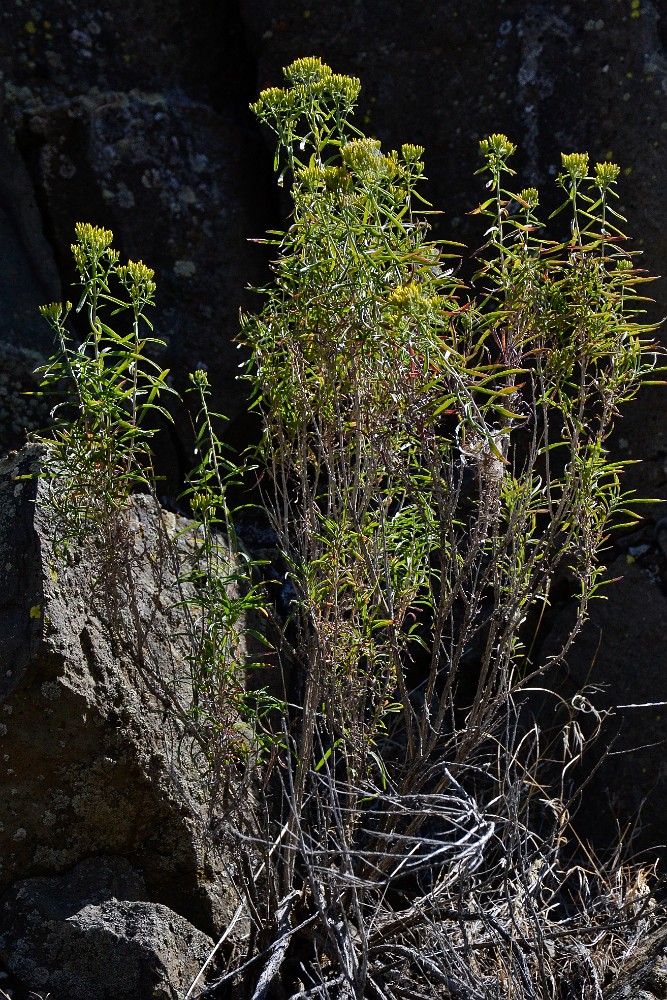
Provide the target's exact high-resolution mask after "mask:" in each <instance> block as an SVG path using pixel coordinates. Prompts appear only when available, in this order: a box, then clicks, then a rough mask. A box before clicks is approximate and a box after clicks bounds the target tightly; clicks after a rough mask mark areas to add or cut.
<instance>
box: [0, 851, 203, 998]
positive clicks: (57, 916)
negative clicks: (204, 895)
mask: <svg viewBox="0 0 667 1000" xmlns="http://www.w3.org/2000/svg"><path fill="white" fill-rule="evenodd" d="M145 895H146V887H145V885H144V882H143V879H142V877H141V876H140V875H139V873H138V872H136V871H135V870H134V869H133V868H131V866H130V865H129V864H128V863H127V862H126V861H124V860H123V859H121V858H105V857H100V858H93V859H88V860H87V861H82V862H81V863H80V864H78V865H76V866H75V867H74V868H73V869H72V870H71V871H70V872H68V873H67V874H65V875H61V876H42V877H38V878H32V879H23V880H21V881H19V882H17V883H15V884H14V885H13V886H12V888H11V890H10V891H9V892H7V893H6V894H5V896H4V897H3V899H2V901H1V902H0V956H1V957H2V959H3V961H4V963H5V965H6V967H7V969H8V970H9V972H10V974H11V975H12V976H13V977H15V979H16V981H18V982H20V983H21V985H22V986H23V987H24V988H27V989H30V990H32V991H34V992H35V993H37V994H39V995H42V996H46V995H48V996H49V997H50V998H51V1000H137V998H138V997H155V998H158V1000H179V998H182V997H183V995H184V994H185V993H186V992H187V990H188V989H189V987H190V985H191V984H192V982H193V980H194V979H195V978H196V976H197V975H198V973H199V971H200V969H201V968H202V966H203V965H204V963H205V961H206V959H207V958H208V956H209V955H210V953H211V951H212V950H213V947H214V943H213V941H212V940H211V939H210V938H209V937H207V936H206V935H205V934H203V933H202V932H201V931H199V930H197V929H196V928H195V927H193V926H192V924H190V923H189V922H188V921H187V920H185V919H184V918H183V917H181V916H179V915H178V914H177V913H174V911H173V910H170V909H169V908H168V907H166V906H163V905H161V904H160V903H151V902H146V900H145Z"/></svg>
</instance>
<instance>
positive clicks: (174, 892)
mask: <svg viewBox="0 0 667 1000" xmlns="http://www.w3.org/2000/svg"><path fill="white" fill-rule="evenodd" d="M37 460H38V452H37V450H36V449H28V450H26V451H23V452H21V453H20V454H19V455H18V456H14V457H11V458H9V459H8V460H6V461H5V462H4V463H2V464H1V465H0V578H1V579H0V595H1V597H0V895H1V894H2V893H3V892H4V891H6V890H8V889H11V891H13V892H17V891H18V890H17V883H18V881H23V880H25V879H30V878H31V877H33V876H41V875H51V876H52V875H54V874H58V873H63V872H69V871H71V869H72V868H73V867H74V866H75V865H77V864H78V863H79V862H81V861H83V860H85V859H88V858H92V857H97V856H100V855H113V856H116V857H119V858H124V859H125V860H126V862H127V863H129V864H131V865H132V867H133V869H136V870H137V871H138V872H139V873H140V875H141V877H142V879H143V882H144V883H145V893H144V894H143V895H138V896H134V897H130V898H135V899H137V900H141V901H144V902H147V903H151V904H161V905H162V906H164V907H169V909H170V910H173V911H175V913H177V914H180V915H181V916H183V917H184V918H186V919H187V920H189V921H190V922H191V923H193V924H194V925H195V926H196V927H198V928H200V929H202V930H204V931H206V932H209V933H213V932H214V931H217V930H218V929H219V928H220V927H222V926H225V924H226V922H227V920H228V917H229V914H230V912H231V911H232V910H233V908H234V907H235V905H236V900H235V899H231V898H229V894H230V893H231V890H230V889H229V888H227V886H228V882H227V880H226V879H225V877H224V874H223V872H224V866H223V860H224V859H223V857H222V856H221V854H220V853H219V851H218V850H217V849H216V848H215V846H213V845H212V844H211V842H210V838H208V837H207V832H208V818H209V817H208V809H209V806H210V802H209V796H207V789H206V785H205V782H204V779H203V776H202V774H201V773H200V772H199V771H198V770H197V768H196V767H195V765H194V763H193V759H194V758H193V754H192V746H191V744H190V742H189V741H188V740H187V739H184V730H183V725H182V724H181V722H179V717H180V718H181V719H182V718H184V714H185V712H186V710H187V707H188V704H189V696H190V695H189V685H188V674H187V671H188V664H187V659H186V654H187V652H188V645H187V640H186V639H185V636H184V633H185V620H184V615H183V612H182V611H181V610H179V609H178V608H176V607H175V606H174V605H175V603H176V601H177V600H178V591H177V590H176V589H175V587H174V583H175V562H174V558H173V553H174V549H173V546H172V545H171V544H170V542H169V537H172V538H173V537H174V536H175V535H176V534H177V533H178V531H180V530H182V529H183V528H184V527H185V526H186V523H185V522H184V520H183V519H182V518H176V517H175V516H174V515H173V514H165V513H163V512H161V511H160V509H159V508H158V507H157V506H156V504H155V503H154V502H153V501H152V500H150V499H149V498H147V497H136V498H135V499H134V500H133V501H132V504H131V507H130V511H129V515H128V518H127V522H126V525H125V529H124V530H122V531H119V532H118V534H117V535H116V537H115V538H114V540H113V542H114V546H113V551H112V552H111V553H110V552H108V551H106V552H105V551H101V550H99V549H94V548H91V547H90V546H89V547H87V548H79V549H77V548H76V547H71V548H70V549H69V550H68V553H67V555H66V556H60V555H58V554H57V553H56V552H55V551H54V548H53V538H54V534H55V526H54V524H53V518H52V515H51V514H50V513H49V511H48V509H47V508H45V506H44V504H43V503H40V502H39V501H40V500H43V499H44V492H45V486H44V483H43V482H42V481H41V480H39V481H38V480H36V479H34V478H22V477H25V476H30V475H31V474H33V473H34V472H35V471H36V468H37ZM36 491H37V499H38V503H37V504H36V503H35V502H34V501H35V494H36ZM180 544H181V547H183V546H185V545H186V544H187V543H186V540H185V537H184V538H182V539H181V543H180ZM12 887H13V888H12ZM138 912H140V913H142V914H144V913H145V914H148V915H150V913H156V914H158V916H159V912H161V911H159V912H158V911H156V910H154V909H153V910H150V909H149V910H145V911H144V910H141V911H138ZM112 918H113V919H112ZM98 919H99V921H100V926H102V925H103V924H104V923H105V921H106V922H107V923H108V928H111V927H112V924H113V920H116V919H118V920H120V919H121V918H120V916H119V915H118V914H117V913H116V915H115V916H114V913H113V912H112V911H110V910H104V911H100V913H99V914H97V916H95V920H98ZM129 919H130V917H129V916H128V920H129ZM132 919H134V917H132ZM142 919H143V918H142ZM146 919H148V916H146ZM151 919H152V917H151ZM156 919H157V917H156ZM160 919H162V918H161V917H160ZM91 920H92V916H91ZM179 926H180V925H179ZM68 927H69V928H70V929H69V930H68V931H67V934H70V931H71V933H74V930H72V927H73V925H71V926H70V925H68ZM77 927H79V930H77V931H76V933H79V931H80V930H81V928H80V926H79V925H78V924H77ZM108 928H107V930H108V932H109V933H111V931H110V930H109V929H108ZM181 929H182V928H181ZM107 930H105V931H104V934H107ZM63 933H64V931H63ZM100 933H102V932H100ZM179 933H181V931H180V930H179Z"/></svg>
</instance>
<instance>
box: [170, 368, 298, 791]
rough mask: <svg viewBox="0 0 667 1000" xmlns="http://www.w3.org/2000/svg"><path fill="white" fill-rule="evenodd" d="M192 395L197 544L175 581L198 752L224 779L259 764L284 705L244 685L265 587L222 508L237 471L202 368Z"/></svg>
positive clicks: (259, 641) (272, 743)
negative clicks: (248, 761)
mask: <svg viewBox="0 0 667 1000" xmlns="http://www.w3.org/2000/svg"><path fill="white" fill-rule="evenodd" d="M190 381H191V383H192V385H191V391H192V392H193V393H195V394H196V395H197V397H198V412H197V416H196V419H195V430H196V445H195V451H196V454H197V456H198V459H199V461H198V463H197V465H196V466H195V468H194V469H193V470H192V472H191V473H190V475H189V477H188V486H187V489H186V491H185V493H184V494H183V495H184V497H187V498H188V499H189V501H190V508H191V511H192V516H193V519H194V521H195V527H194V529H191V528H188V529H187V531H188V534H192V537H193V543H194V546H195V552H194V558H193V560H192V569H191V570H190V571H189V572H187V571H186V572H184V573H183V574H182V576H181V581H180V583H181V586H182V587H183V589H184V592H185V593H186V594H187V595H188V596H187V597H186V598H185V599H184V601H183V605H184V606H185V607H186V608H187V609H188V612H189V614H190V616H191V617H190V623H191V629H192V636H193V638H194V642H193V651H192V654H191V657H190V663H191V670H192V681H193V707H192V716H193V719H194V720H195V723H196V725H197V727H198V730H199V731H200V732H201V733H203V736H204V739H203V744H201V745H202V746H203V750H204V753H205V756H206V760H207V762H208V765H209V767H210V771H211V774H212V775H213V776H215V778H216V779H217V780H224V779H225V777H226V776H228V775H229V773H230V770H231V769H232V768H233V765H234V762H235V761H238V760H240V759H245V758H247V757H248V756H249V755H252V757H253V759H254V761H255V763H256V764H257V763H259V761H261V760H262V759H263V758H264V757H265V756H266V755H267V754H269V753H271V752H272V751H273V750H274V748H275V747H276V746H277V745H280V738H277V737H276V736H275V735H274V734H272V733H271V731H270V729H269V728H268V726H267V723H268V717H269V715H270V714H271V713H272V712H273V711H274V710H279V711H280V712H282V711H284V705H283V703H282V702H279V701H278V700H277V699H276V698H274V697H273V696H271V695H270V694H269V692H268V691H267V690H266V689H265V688H260V687H253V688H251V689H249V688H248V685H247V682H246V671H247V670H249V669H251V668H252V667H253V666H255V665H256V663H254V662H253V660H252V657H250V656H249V652H248V648H247V647H248V645H249V644H252V643H254V645H255V646H256V647H257V649H258V650H261V648H262V647H266V646H267V645H268V643H267V642H266V639H265V638H264V636H263V634H262V633H261V631H258V629H257V628H255V627H253V624H252V622H253V620H256V621H257V623H259V622H260V620H263V619H264V618H265V617H266V609H265V604H266V596H265V593H264V588H263V587H262V585H261V584H260V583H259V582H257V581H256V580H255V581H253V573H254V572H255V571H256V569H257V567H258V565H259V564H258V563H257V562H256V561H252V560H249V559H248V557H247V555H246V554H245V553H244V552H243V551H242V550H241V549H240V547H239V545H238V543H237V539H236V531H235V528H234V523H233V519H232V512H231V511H230V510H229V507H228V505H227V491H228V489H229V487H230V485H232V484H235V485H238V484H239V482H240V469H239V466H238V465H237V463H236V462H234V461H233V460H230V459H229V458H228V457H227V456H226V454H225V451H226V450H227V449H226V448H225V445H224V444H223V442H222V441H221V440H220V437H219V435H218V434H217V433H216V430H215V426H214V421H215V420H216V419H218V420H222V419H224V418H223V417H222V415H221V414H218V413H213V412H211V410H210V409H209V405H208V397H209V396H210V387H209V382H208V377H207V375H206V372H204V371H201V370H199V371H196V372H194V374H192V375H191V376H190Z"/></svg>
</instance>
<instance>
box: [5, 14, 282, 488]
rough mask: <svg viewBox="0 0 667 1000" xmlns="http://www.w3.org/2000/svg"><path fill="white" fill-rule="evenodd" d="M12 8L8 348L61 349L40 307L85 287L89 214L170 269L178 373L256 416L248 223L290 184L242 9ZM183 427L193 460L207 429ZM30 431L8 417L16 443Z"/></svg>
mask: <svg viewBox="0 0 667 1000" xmlns="http://www.w3.org/2000/svg"><path fill="white" fill-rule="evenodd" d="M0 19H1V23H2V32H1V33H0V107H2V110H3V116H2V118H3V122H4V130H3V131H1V132H0V167H1V169H0V263H1V264H2V265H3V266H2V268H0V293H2V295H1V296H0V299H1V301H2V302H3V307H2V310H1V311H0V361H1V359H2V342H3V341H6V342H8V343H11V344H13V345H14V346H19V347H23V348H29V349H31V350H36V351H37V352H38V353H39V354H40V357H41V358H42V359H43V358H44V356H45V355H46V354H48V353H49V351H50V344H51V339H50V331H49V329H48V327H47V325H46V324H45V323H44V321H43V320H41V318H40V317H39V316H38V314H37V307H38V305H40V304H42V303H44V302H47V301H53V300H54V299H60V298H74V296H75V295H76V292H72V291H71V290H70V286H71V283H72V282H73V280H74V272H73V268H72V264H71V258H70V256H69V246H70V243H71V242H72V239H73V233H74V228H73V227H74V223H75V222H76V221H89V222H92V223H94V224H96V225H103V226H106V227H108V228H111V229H112V230H113V231H114V233H115V237H116V245H117V246H118V248H119V249H120V251H121V252H122V254H123V256H129V257H131V258H133V259H141V260H143V261H145V262H146V263H147V264H149V265H150V266H152V267H154V268H155V269H156V272H157V283H158V300H157V309H156V310H155V316H154V319H155V325H156V335H157V336H158V337H161V338H163V339H164V340H166V341H167V343H168V347H167V350H166V353H165V354H164V355H163V357H162V358H161V361H162V362H163V364H164V366H165V367H170V368H171V369H172V371H173V373H174V379H175V382H176V383H177V384H178V385H179V386H180V387H183V386H184V385H186V384H187V376H188V373H189V372H190V371H192V370H194V369H195V368H197V367H208V369H209V371H210V373H211V383H212V386H213V388H214V393H215V399H214V404H213V405H214V408H215V409H220V410H224V412H225V413H226V414H227V415H228V416H229V417H231V418H234V417H238V416H239V414H240V413H242V412H243V411H244V410H245V396H246V394H245V391H244V390H243V389H240V388H239V386H238V384H237V382H236V379H235V376H236V374H237V366H238V364H239V361H240V357H239V354H238V352H237V350H236V347H235V345H234V344H233V343H232V341H233V338H234V337H235V336H236V334H237V332H238V309H239V306H240V305H242V304H243V303H244V302H245V303H246V304H247V302H248V299H247V298H246V293H245V289H246V286H247V285H248V284H249V283H254V284H257V283H260V282H261V281H262V280H263V277H264V271H263V267H264V259H265V254H264V251H263V249H261V250H260V249H258V248H257V247H254V246H251V245H250V244H249V243H248V238H249V237H261V236H262V235H263V233H264V230H265V228H266V225H267V221H269V220H270V219H271V217H272V212H273V210H272V207H271V206H272V205H273V204H274V203H275V196H274V187H273V184H272V182H271V168H270V156H269V154H268V153H267V152H266V151H265V149H264V147H263V144H262V142H261V140H260V136H259V132H258V130H257V128H256V127H255V125H254V122H253V120H252V116H251V114H250V112H249V110H248V103H249V102H250V101H251V100H252V99H253V97H254V71H253V69H252V64H251V63H250V62H249V61H247V60H245V61H244V53H245V47H244V43H243V37H242V34H241V30H240V24H239V22H238V16H237V14H236V13H235V11H234V10H233V9H232V8H231V6H230V5H227V4H221V5H211V4H205V5H204V6H203V7H200V8H197V9H192V10H190V8H188V7H187V5H186V6H185V7H184V6H183V4H181V3H180V2H177V0H166V2H165V3H160V4H155V3H149V4H139V3H137V2H136V0H130V2H129V3H127V4H123V5H122V7H119V6H118V5H117V4H109V3H104V2H103V3H101V4H97V3H96V4H87V3H83V4H76V5H72V3H71V2H70V0H54V2H53V3H50V4H49V5H48V10H47V9H42V7H41V6H40V5H39V4H38V5H37V6H35V5H34V4H33V5H31V4H28V3H26V2H24V0H19V2H17V3H16V4H12V5H11V8H7V9H6V10H3V11H2V13H1V14H0ZM0 416H1V413H0ZM39 419H40V417H39V415H36V420H39ZM177 426H178V429H179V430H183V434H182V435H181V439H180V440H179V439H178V435H175V438H176V439H175V440H174V442H173V443H172V447H171V449H170V450H169V449H163V450H165V452H166V454H165V462H166V463H170V464H171V466H172V467H174V466H175V467H177V468H178V467H179V466H180V463H181V455H180V452H181V449H182V448H183V447H184V445H186V444H187V446H188V447H189V445H190V441H189V438H188V434H187V428H188V427H189V424H188V421H187V419H186V420H181V421H179V423H178V425H177ZM34 427H35V423H34V422H29V429H34ZM23 440H24V438H23V431H22V429H21V431H19V432H18V433H17V432H16V430H15V429H14V428H13V427H12V426H11V424H10V423H7V424H5V426H4V427H3V426H2V424H0V451H6V450H7V449H9V448H12V447H19V446H20V445H21V444H22V443H23ZM184 464H186V465H187V461H186V463H184ZM183 471H184V469H183V468H180V473H181V474H182V473H183Z"/></svg>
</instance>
